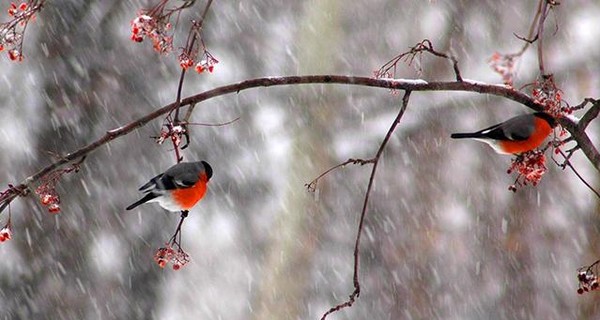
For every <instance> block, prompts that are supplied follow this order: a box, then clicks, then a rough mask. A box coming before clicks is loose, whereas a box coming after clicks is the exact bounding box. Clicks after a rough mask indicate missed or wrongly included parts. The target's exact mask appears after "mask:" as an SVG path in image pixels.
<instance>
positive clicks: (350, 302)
mask: <svg viewBox="0 0 600 320" xmlns="http://www.w3.org/2000/svg"><path fill="white" fill-rule="evenodd" d="M410 93H411V91H410V90H407V91H406V92H405V93H404V97H403V98H402V106H401V107H400V111H399V112H398V115H397V116H396V119H394V122H393V123H392V125H391V127H390V129H389V130H388V132H387V134H386V135H385V138H384V139H383V141H382V142H381V145H380V146H379V150H377V154H376V155H375V158H373V160H374V161H373V169H372V170H371V176H370V177H369V185H368V186H367V192H366V193H365V200H364V202H363V207H362V211H361V213H360V221H359V223H358V231H357V232H356V240H355V242H354V276H353V277H352V278H353V284H354V291H352V293H351V294H350V296H349V297H348V300H346V301H345V302H343V303H340V304H338V305H336V306H334V307H332V308H331V309H329V310H328V311H327V312H325V313H324V314H323V316H322V317H321V320H325V318H327V316H328V315H330V314H332V313H334V312H337V311H339V310H341V309H343V308H346V307H350V306H352V305H353V304H354V302H355V301H356V298H358V297H359V295H360V281H359V277H358V271H359V262H360V237H361V234H362V230H363V226H364V222H365V216H366V215H367V205H368V204H369V195H370V194H371V189H372V187H373V181H374V180H375V173H376V172H377V165H378V164H379V159H380V158H381V154H383V150H385V147H386V146H387V143H388V141H389V140H390V137H391V136H392V133H394V131H395V130H396V127H397V126H398V124H399V123H400V120H401V119H402V116H403V115H404V112H405V111H406V107H407V106H408V100H409V98H410Z"/></svg>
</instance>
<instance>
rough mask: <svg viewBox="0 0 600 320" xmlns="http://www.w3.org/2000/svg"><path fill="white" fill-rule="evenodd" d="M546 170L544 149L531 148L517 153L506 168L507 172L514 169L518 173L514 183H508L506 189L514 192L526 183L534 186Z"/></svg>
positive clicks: (509, 172)
mask: <svg viewBox="0 0 600 320" xmlns="http://www.w3.org/2000/svg"><path fill="white" fill-rule="evenodd" d="M547 170H548V169H547V168H546V156H545V155H544V151H542V150H532V151H529V152H525V153H523V154H520V155H518V156H517V157H516V158H513V159H512V160H511V164H510V167H509V168H508V170H507V173H508V174H511V173H512V172H514V171H516V172H517V173H518V176H517V179H516V181H515V183H514V184H512V185H510V186H509V187H508V190H510V191H513V192H516V191H517V187H520V186H526V185H527V184H528V183H531V184H532V185H533V186H536V185H537V184H538V183H539V182H540V180H542V176H543V175H544V173H546V171H547Z"/></svg>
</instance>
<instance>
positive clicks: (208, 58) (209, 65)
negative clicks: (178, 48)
mask: <svg viewBox="0 0 600 320" xmlns="http://www.w3.org/2000/svg"><path fill="white" fill-rule="evenodd" d="M217 63H219V60H217V59H216V58H215V57H214V56H213V55H212V54H210V52H208V51H206V50H204V53H203V54H202V58H201V59H200V61H198V62H197V63H196V61H195V59H194V57H193V55H192V54H189V53H187V52H185V51H184V52H182V53H181V54H180V55H179V65H180V66H181V68H183V69H188V68H191V67H192V66H194V64H196V65H195V66H194V70H196V72H198V73H202V72H204V71H208V72H210V73H212V72H213V70H214V69H215V64H217Z"/></svg>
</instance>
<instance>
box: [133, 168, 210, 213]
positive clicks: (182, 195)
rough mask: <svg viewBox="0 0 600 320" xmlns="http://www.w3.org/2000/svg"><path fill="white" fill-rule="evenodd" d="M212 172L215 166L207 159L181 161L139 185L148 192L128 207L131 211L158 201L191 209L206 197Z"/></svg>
mask: <svg viewBox="0 0 600 320" xmlns="http://www.w3.org/2000/svg"><path fill="white" fill-rule="evenodd" d="M212 174H213V170H212V167H211V166H210V165H209V164H208V162H206V161H198V162H181V163H178V164H176V165H174V166H172V167H170V168H169V169H167V171H165V172H164V173H161V174H159V175H157V176H156V177H154V178H152V179H151V180H150V181H148V183H146V184H145V185H143V186H142V187H140V189H139V190H140V191H142V192H145V193H146V195H145V196H144V197H143V198H141V199H140V200H138V201H136V202H135V203H133V204H131V205H130V206H128V207H127V208H126V209H127V210H131V209H133V208H135V207H137V206H139V205H140V204H142V203H146V202H158V204H159V205H160V206H161V207H163V208H165V209H167V210H169V211H187V210H190V209H191V208H192V207H193V206H194V205H195V204H196V203H198V201H200V199H202V197H204V194H205V193H206V184H207V183H208V181H209V180H210V178H211V177H212Z"/></svg>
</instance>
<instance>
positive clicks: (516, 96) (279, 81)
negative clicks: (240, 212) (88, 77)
mask: <svg viewBox="0 0 600 320" xmlns="http://www.w3.org/2000/svg"><path fill="white" fill-rule="evenodd" d="M298 84H343V85H355V86H366V87H377V88H385V89H390V90H404V91H464V92H475V93H482V94H491V95H495V96H500V97H504V98H506V99H509V100H512V101H515V102H517V103H519V104H522V105H524V106H526V107H528V108H530V109H532V110H535V111H541V110H542V109H543V106H542V105H541V104H538V103H536V102H535V101H534V99H532V98H531V97H529V96H528V95H526V94H525V93H523V92H520V91H516V90H514V89H512V88H509V87H506V86H504V85H495V84H486V83H481V82H475V81H469V80H465V81H445V82H443V81H442V82H426V81H422V80H405V79H375V78H370V77H355V76H343V75H307V76H288V77H264V78H256V79H251V80H246V81H242V82H238V83H234V84H230V85H226V86H222V87H218V88H215V89H212V90H208V91H205V92H202V93H199V94H196V95H193V96H190V97H187V98H184V99H182V100H181V101H180V103H177V102H174V103H171V104H168V105H166V106H164V107H162V108H160V109H158V110H156V111H154V112H151V113H149V114H147V115H145V116H143V117H141V118H139V119H137V120H134V121H132V122H130V123H127V124H125V125H123V126H121V127H118V128H115V129H112V130H109V131H107V132H106V134H105V135H103V136H102V137H100V138H99V139H97V140H95V141H93V142H91V143H89V144H88V145H85V146H83V147H81V148H80V149H77V150H75V151H73V152H70V153H68V154H66V155H64V156H62V157H61V158H60V159H59V160H57V161H55V162H53V163H51V164H49V165H48V166H46V167H44V168H42V169H41V170H39V171H38V172H36V173H34V174H33V175H31V176H29V177H28V178H26V179H24V180H23V181H22V182H21V183H19V184H18V185H16V186H14V187H13V188H11V189H13V190H14V191H15V193H12V192H7V193H6V194H4V196H3V197H2V198H0V201H2V202H5V201H8V202H10V201H12V200H13V199H14V198H16V197H17V196H19V195H21V194H22V192H17V191H19V190H21V191H23V190H26V189H28V188H29V187H30V186H31V185H32V184H33V183H36V182H37V181H38V180H40V179H41V178H42V177H44V176H45V175H47V174H48V173H50V172H52V171H53V170H55V169H57V168H59V167H61V166H63V165H65V164H68V163H70V162H72V161H74V160H77V159H80V158H82V157H83V156H86V155H88V154H89V153H91V152H93V151H95V150H96V149H98V148H99V147H101V146H103V145H105V144H107V143H109V142H111V141H112V140H114V139H116V138H119V137H121V136H124V135H127V134H128V133H130V132H132V131H134V130H135V129H137V128H140V127H142V126H144V125H146V124H147V123H148V122H150V121H152V120H154V119H157V118H158V117H160V116H163V115H165V114H167V113H169V112H171V111H173V110H174V109H175V108H177V107H181V106H186V105H193V104H196V103H199V102H203V101H206V100H209V99H211V98H215V97H218V96H222V95H226V94H230V93H239V92H240V91H242V90H247V89H251V88H258V87H272V86H284V85H298ZM559 123H560V124H561V125H562V126H563V127H564V128H566V129H567V130H568V131H569V132H570V133H571V135H572V136H573V138H574V140H575V141H577V144H578V145H579V147H580V148H581V150H582V152H583V153H584V154H585V156H586V157H587V158H588V159H589V161H590V162H591V163H592V165H593V166H594V167H595V168H596V169H597V170H598V171H600V154H599V153H598V150H597V149H596V147H595V146H594V145H593V144H592V142H591V140H590V138H589V137H588V135H587V134H586V132H585V128H584V127H582V126H579V125H578V124H577V123H575V122H574V121H572V120H571V119H568V118H561V119H559ZM8 191H10V190H8Z"/></svg>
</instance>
